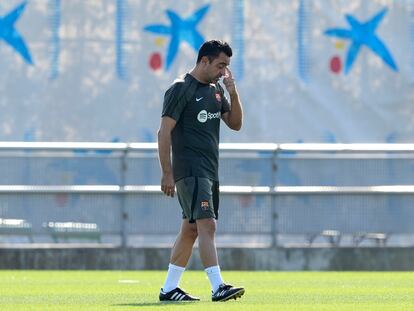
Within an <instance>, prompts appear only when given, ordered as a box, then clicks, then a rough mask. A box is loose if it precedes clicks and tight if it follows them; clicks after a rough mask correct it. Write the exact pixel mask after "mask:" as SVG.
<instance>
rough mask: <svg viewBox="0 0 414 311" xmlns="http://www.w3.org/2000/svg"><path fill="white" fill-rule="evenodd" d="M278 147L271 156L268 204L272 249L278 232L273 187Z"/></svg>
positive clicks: (275, 177) (275, 179) (275, 245)
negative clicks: (269, 204)
mask: <svg viewBox="0 0 414 311" xmlns="http://www.w3.org/2000/svg"><path fill="white" fill-rule="evenodd" d="M278 149H279V146H277V147H276V148H275V149H274V150H273V156H272V184H271V187H270V188H271V189H270V195H271V197H270V202H271V219H272V229H271V234H272V247H277V230H278V226H277V221H278V214H277V206H276V192H275V190H274V189H275V187H276V184H277V176H276V175H277V169H278V167H277V161H276V159H277V152H278Z"/></svg>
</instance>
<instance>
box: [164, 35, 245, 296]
mask: <svg viewBox="0 0 414 311" xmlns="http://www.w3.org/2000/svg"><path fill="white" fill-rule="evenodd" d="M232 54H233V52H232V49H231V48H230V46H229V45H228V44H227V43H225V42H221V41H217V40H211V41H207V42H205V43H204V44H203V45H202V46H201V48H200V50H199V52H198V57H197V63H196V66H195V67H194V68H193V69H192V70H191V71H190V72H189V73H187V74H186V75H185V76H184V78H183V79H180V80H176V81H174V83H173V84H172V85H171V86H170V88H169V89H168V90H167V91H166V93H165V97H164V106H163V111H162V118H161V126H160V129H159V131H158V151H159V158H160V164H161V169H162V178H161V190H162V191H163V192H164V193H165V194H166V195H167V196H171V197H173V196H174V192H175V187H176V188H177V196H178V200H179V203H180V205H181V208H182V214H183V222H182V224H181V230H180V232H179V234H178V236H177V239H176V241H175V244H174V246H173V248H172V252H171V258H170V264H169V267H168V274H167V278H166V280H165V284H164V286H163V288H162V289H161V292H160V295H159V298H160V300H161V301H194V300H199V298H197V297H193V296H191V295H189V294H188V293H186V292H184V291H183V290H182V289H180V288H179V282H180V279H181V276H182V273H183V272H184V270H185V267H186V265H187V263H188V260H189V258H190V256H191V253H192V249H193V245H194V242H195V240H196V239H197V237H198V245H199V251H200V258H201V260H202V263H203V266H204V267H205V271H206V273H207V276H208V278H209V280H210V283H211V286H212V300H213V301H226V300H229V299H236V298H239V297H241V296H242V295H243V294H244V288H242V287H233V286H231V285H228V284H225V283H224V281H223V278H222V276H221V272H220V266H219V264H218V258H217V250H216V245H215V232H216V219H217V218H218V209H219V183H218V155H219V150H218V146H219V134H220V120H221V119H222V120H223V121H224V122H225V123H226V124H227V126H228V127H229V128H231V129H233V130H236V131H238V130H240V128H241V126H242V117H243V112H242V107H241V103H240V99H239V95H238V92H237V89H236V86H235V82H234V80H233V77H232V74H231V72H230V70H229V69H228V66H229V64H230V57H231V56H232ZM221 77H224V79H223V83H224V85H225V87H226V89H227V91H228V93H229V95H230V104H229V102H228V101H227V99H226V97H225V96H224V90H223V88H222V87H221V86H220V84H219V83H218V81H219V79H220V78H221ZM171 148H172V163H171V158H170V151H171Z"/></svg>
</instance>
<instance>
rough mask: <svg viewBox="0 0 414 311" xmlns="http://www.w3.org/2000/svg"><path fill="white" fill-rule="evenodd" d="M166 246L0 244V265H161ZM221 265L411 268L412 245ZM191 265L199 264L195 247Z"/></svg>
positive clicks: (289, 252) (225, 255)
mask: <svg viewBox="0 0 414 311" xmlns="http://www.w3.org/2000/svg"><path fill="white" fill-rule="evenodd" d="M169 254H170V250H169V249H165V248H158V249H155V248H145V249H144V248H128V249H120V248H1V249H0V269H91V270H94V269H108V270H112V269H115V270H118V269H119V270H142V269H150V270H151V269H154V270H164V269H166V267H167V266H168V259H169ZM219 258H220V265H221V267H222V269H225V270H321V271H324V270H326V271H328V270H404V271H407V270H414V248H390V247H382V248H273V249H248V248H231V249H227V248H226V249H219ZM189 269H193V270H198V269H202V265H201V263H200V258H199V255H198V251H197V250H196V249H195V251H194V253H193V256H192V258H191V261H190V264H189Z"/></svg>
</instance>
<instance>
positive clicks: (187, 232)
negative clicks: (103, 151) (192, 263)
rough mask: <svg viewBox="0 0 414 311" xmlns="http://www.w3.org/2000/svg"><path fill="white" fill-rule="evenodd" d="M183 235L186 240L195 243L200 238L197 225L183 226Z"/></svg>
mask: <svg viewBox="0 0 414 311" xmlns="http://www.w3.org/2000/svg"><path fill="white" fill-rule="evenodd" d="M181 235H182V236H183V237H184V238H186V239H190V240H194V241H195V240H196V239H197V236H198V231H197V227H196V226H195V225H188V226H183V228H181Z"/></svg>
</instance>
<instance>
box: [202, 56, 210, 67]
mask: <svg viewBox="0 0 414 311" xmlns="http://www.w3.org/2000/svg"><path fill="white" fill-rule="evenodd" d="M201 63H202V64H203V65H208V64H210V60H209V59H208V57H207V56H203V57H201Z"/></svg>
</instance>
